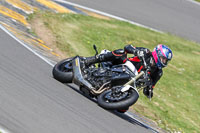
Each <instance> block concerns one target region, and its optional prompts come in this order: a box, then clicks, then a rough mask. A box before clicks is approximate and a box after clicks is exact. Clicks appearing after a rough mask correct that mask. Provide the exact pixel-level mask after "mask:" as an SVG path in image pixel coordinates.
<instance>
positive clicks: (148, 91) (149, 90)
mask: <svg viewBox="0 0 200 133" xmlns="http://www.w3.org/2000/svg"><path fill="white" fill-rule="evenodd" d="M143 94H144V95H145V96H147V97H148V98H152V97H153V88H152V87H146V88H144V89H143Z"/></svg>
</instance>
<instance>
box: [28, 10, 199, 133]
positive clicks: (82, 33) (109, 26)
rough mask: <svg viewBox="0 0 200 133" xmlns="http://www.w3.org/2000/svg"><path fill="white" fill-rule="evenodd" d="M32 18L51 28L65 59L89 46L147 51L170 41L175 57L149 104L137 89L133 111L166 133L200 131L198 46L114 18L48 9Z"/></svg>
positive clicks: (85, 51) (89, 53)
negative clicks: (145, 48)
mask: <svg viewBox="0 0 200 133" xmlns="http://www.w3.org/2000/svg"><path fill="white" fill-rule="evenodd" d="M35 19H39V20H40V21H41V22H42V23H43V24H44V26H45V27H46V28H48V29H49V30H50V31H51V32H52V34H53V36H54V37H55V38H56V40H55V42H54V45H56V46H57V47H58V48H59V49H60V50H61V51H62V52H63V53H64V54H65V56H66V57H70V56H75V55H77V54H78V55H83V56H92V55H94V53H95V52H94V50H93V49H92V45H93V44H96V45H97V47H98V49H99V50H101V49H109V50H115V49H119V48H123V47H124V46H125V45H126V44H130V43H131V44H133V45H134V46H139V47H147V48H149V49H150V50H153V48H154V47H155V46H156V45H157V44H160V43H163V44H166V45H168V46H169V47H170V48H171V49H172V50H173V54H174V57H173V60H172V61H171V62H170V64H169V65H168V67H167V68H165V69H164V76H163V77H162V78H161V80H160V81H159V83H158V84H157V85H156V88H155V90H154V98H153V99H152V101H151V102H150V101H149V100H148V99H147V98H146V97H144V95H143V94H142V92H140V94H141V95H140V99H139V100H138V102H137V103H136V104H135V105H134V106H132V108H131V109H134V110H136V111H137V112H139V113H140V114H142V115H144V116H146V117H148V118H150V119H152V120H154V121H155V122H156V123H157V124H158V125H159V126H160V127H161V128H164V129H165V130H167V131H169V132H177V131H179V132H193V133H197V132H199V131H200V127H199V125H200V111H199V110H200V103H199V101H200V97H199V95H200V90H199V88H200V80H199V79H200V69H199V68H200V44H197V43H195V42H192V41H187V40H184V39H182V38H179V37H176V36H173V35H171V34H162V33H157V32H154V31H151V30H148V29H145V28H141V27H138V26H135V25H132V24H129V23H127V22H122V21H118V20H114V19H111V20H104V19H97V18H94V17H90V16H83V15H79V14H55V13H50V12H36V13H34V14H32V15H31V16H30V17H29V22H30V23H32V22H33V21H34V20H35ZM36 28H40V27H39V26H38V27H37V26H35V27H33V30H34V29H36Z"/></svg>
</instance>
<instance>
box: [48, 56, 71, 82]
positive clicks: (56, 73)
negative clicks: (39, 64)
mask: <svg viewBox="0 0 200 133" xmlns="http://www.w3.org/2000/svg"><path fill="white" fill-rule="evenodd" d="M72 60H73V58H67V59H64V60H62V61H60V62H58V63H57V64H56V65H55V66H54V67H53V71H52V74H53V77H54V78H55V79H56V80H58V81H60V82H62V83H71V82H72V79H73V67H72Z"/></svg>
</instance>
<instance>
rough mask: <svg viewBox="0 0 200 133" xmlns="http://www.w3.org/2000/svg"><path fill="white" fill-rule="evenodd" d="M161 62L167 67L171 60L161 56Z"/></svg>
mask: <svg viewBox="0 0 200 133" xmlns="http://www.w3.org/2000/svg"><path fill="white" fill-rule="evenodd" d="M160 62H161V63H162V65H163V66H167V64H168V62H169V60H168V59H167V58H166V57H164V56H160Z"/></svg>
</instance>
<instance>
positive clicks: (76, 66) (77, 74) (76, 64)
mask: <svg viewBox="0 0 200 133" xmlns="http://www.w3.org/2000/svg"><path fill="white" fill-rule="evenodd" d="M72 64H73V73H74V79H73V81H72V82H73V83H74V84H76V85H78V86H79V87H80V86H81V85H83V86H86V87H87V88H88V89H89V91H92V90H93V89H94V87H93V86H92V85H91V84H90V83H89V82H88V81H86V80H85V79H84V78H83V75H82V72H81V68H80V57H79V56H77V57H76V58H75V59H74V60H73V63H72Z"/></svg>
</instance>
